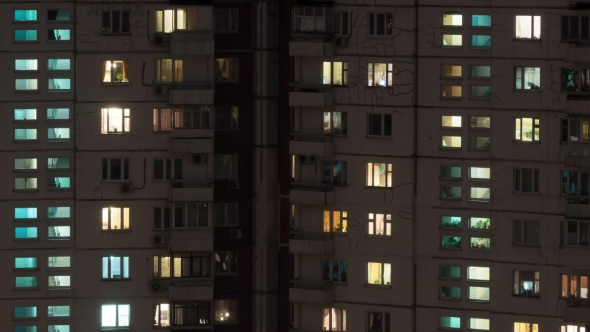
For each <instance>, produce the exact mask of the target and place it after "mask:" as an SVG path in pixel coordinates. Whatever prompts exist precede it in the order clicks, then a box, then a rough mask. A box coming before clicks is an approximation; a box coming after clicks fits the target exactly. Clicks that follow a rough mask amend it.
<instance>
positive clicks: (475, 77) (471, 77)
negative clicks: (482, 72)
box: [469, 76, 492, 81]
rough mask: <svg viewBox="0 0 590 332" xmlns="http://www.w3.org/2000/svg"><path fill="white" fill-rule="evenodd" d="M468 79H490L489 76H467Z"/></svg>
mask: <svg viewBox="0 0 590 332" xmlns="http://www.w3.org/2000/svg"><path fill="white" fill-rule="evenodd" d="M469 79H470V80H480V81H490V80H491V79H492V78H491V77H480V76H469Z"/></svg>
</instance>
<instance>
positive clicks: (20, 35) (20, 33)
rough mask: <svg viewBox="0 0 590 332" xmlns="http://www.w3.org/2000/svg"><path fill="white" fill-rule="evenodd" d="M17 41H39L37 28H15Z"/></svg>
mask: <svg viewBox="0 0 590 332" xmlns="http://www.w3.org/2000/svg"><path fill="white" fill-rule="evenodd" d="M14 40H15V41H23V42H27V41H37V30H14Z"/></svg>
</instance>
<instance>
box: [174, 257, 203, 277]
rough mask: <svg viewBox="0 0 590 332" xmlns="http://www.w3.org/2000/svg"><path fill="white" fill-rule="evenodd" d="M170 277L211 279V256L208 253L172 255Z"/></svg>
mask: <svg viewBox="0 0 590 332" xmlns="http://www.w3.org/2000/svg"><path fill="white" fill-rule="evenodd" d="M172 258H173V264H172V277H174V278H187V277H189V278H191V277H192V278H200V277H211V255H210V254H209V253H198V252H197V253H190V252H185V253H175V254H173V255H172Z"/></svg>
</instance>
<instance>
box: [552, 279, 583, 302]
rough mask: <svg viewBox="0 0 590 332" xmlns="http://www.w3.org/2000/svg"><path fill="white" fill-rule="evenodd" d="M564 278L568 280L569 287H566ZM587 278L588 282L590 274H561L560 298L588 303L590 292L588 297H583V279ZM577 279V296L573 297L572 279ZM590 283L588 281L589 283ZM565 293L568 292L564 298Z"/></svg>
mask: <svg viewBox="0 0 590 332" xmlns="http://www.w3.org/2000/svg"><path fill="white" fill-rule="evenodd" d="M564 277H565V278H566V280H567V285H565V287H564V284H563V282H564ZM583 277H585V278H586V279H587V280H588V278H590V274H587V275H584V274H582V273H560V274H559V298H560V299H571V300H574V301H576V300H578V301H584V302H587V301H589V300H590V292H587V293H586V297H582V294H581V293H582V287H581V284H582V278H583ZM574 278H575V292H574V293H575V294H573V296H572V294H571V293H572V290H574V289H573V288H572V286H573V285H572V279H574ZM587 282H588V281H587ZM564 291H566V292H567V293H566V294H567V295H566V296H564Z"/></svg>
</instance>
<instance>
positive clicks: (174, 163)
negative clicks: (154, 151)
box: [154, 158, 182, 180]
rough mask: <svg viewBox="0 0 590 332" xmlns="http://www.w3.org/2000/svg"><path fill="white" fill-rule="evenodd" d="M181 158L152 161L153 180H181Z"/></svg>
mask: <svg viewBox="0 0 590 332" xmlns="http://www.w3.org/2000/svg"><path fill="white" fill-rule="evenodd" d="M181 179H182V158H175V159H172V158H166V159H163V158H156V159H154V180H181Z"/></svg>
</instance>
